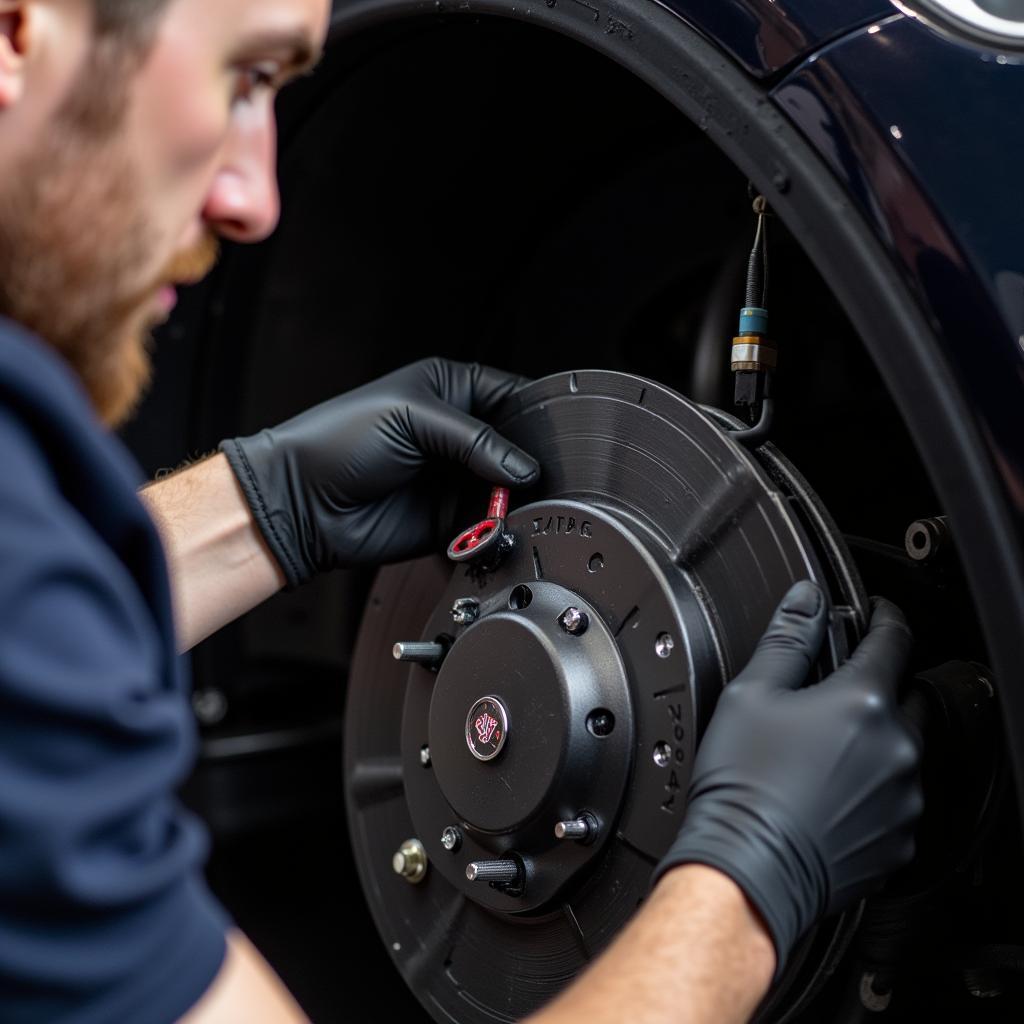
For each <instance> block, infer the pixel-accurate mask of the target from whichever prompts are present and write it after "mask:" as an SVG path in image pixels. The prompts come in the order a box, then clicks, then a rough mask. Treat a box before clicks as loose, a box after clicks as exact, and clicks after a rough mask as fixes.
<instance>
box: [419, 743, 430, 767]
mask: <svg viewBox="0 0 1024 1024" xmlns="http://www.w3.org/2000/svg"><path fill="white" fill-rule="evenodd" d="M420 764H421V765H423V767H424V768H429V767H430V747H426V746H424V747H420Z"/></svg>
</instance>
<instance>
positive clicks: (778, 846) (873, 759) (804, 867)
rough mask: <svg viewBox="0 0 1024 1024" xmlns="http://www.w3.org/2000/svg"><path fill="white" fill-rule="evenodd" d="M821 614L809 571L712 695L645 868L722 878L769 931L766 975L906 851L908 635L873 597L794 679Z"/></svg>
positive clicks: (817, 641)
mask: <svg viewBox="0 0 1024 1024" xmlns="http://www.w3.org/2000/svg"><path fill="white" fill-rule="evenodd" d="M826 614H827V613H826V607H825V601H824V599H823V596H822V593H821V590H820V589H819V588H818V587H817V586H815V585H814V584H813V583H810V582H806V581H805V582H802V583H798V584H796V585H795V586H794V587H793V588H792V589H791V590H790V591H789V593H788V594H787V595H786V597H785V598H784V599H783V601H782V604H781V605H780V606H779V609H778V610H777V611H776V613H775V616H774V618H773V619H772V621H771V623H770V624H769V626H768V629H767V631H766V632H765V634H764V636H763V637H762V639H761V641H760V642H759V644H758V646H757V649H756V650H755V651H754V654H753V657H752V658H751V659H750V662H749V664H748V665H747V666H746V668H744V669H743V671H742V672H741V673H740V674H739V675H738V676H737V677H736V679H734V680H733V682H731V683H730V684H729V685H728V686H726V688H725V689H724V690H723V692H722V695H721V697H720V698H719V701H718V706H717V708H716V709H715V712H714V715H713V716H712V718H711V723H710V725H709V726H708V730H707V733H706V734H705V736H704V739H703V741H702V743H701V745H700V747H699V749H698V752H697V759H696V762H695V763H694V768H693V779H692V782H691V784H690V792H689V805H688V807H687V810H686V817H685V819H684V821H683V825H682V828H681V830H680V833H679V836H678V838H677V839H676V841H675V843H674V845H673V846H672V849H671V850H669V852H668V854H667V855H666V856H665V858H664V860H663V861H662V862H661V864H659V865H658V868H657V871H656V873H655V877H660V876H661V875H662V874H663V873H664V872H665V871H667V870H668V869H669V868H671V867H674V866H676V865H678V864H683V863H686V862H698V863H702V864H707V865H710V866H711V867H714V868H717V869H718V870H720V871H722V872H723V873H725V874H726V875H728V876H729V877H730V878H732V879H733V881H734V882H736V883H737V885H739V887H740V888H741V889H742V890H743V891H744V892H745V893H746V895H747V898H748V899H749V900H750V901H751V903H752V904H753V905H754V906H755V907H756V909H757V910H758V911H759V912H760V914H761V917H762V919H763V920H764V923H765V925H766V926H767V928H768V931H769V933H770V934H771V937H772V939H773V941H774V944H775V950H776V953H777V957H778V967H777V971H776V977H777V976H778V975H779V974H780V973H781V971H782V968H783V966H784V963H785V960H786V957H787V955H788V954H789V952H790V950H791V949H792V947H793V945H794V944H795V942H796V941H797V939H798V938H799V937H800V936H801V935H802V934H803V932H804V931H806V930H807V929H808V928H809V927H810V926H811V925H812V924H813V923H814V922H815V921H816V920H817V919H818V918H819V917H821V916H823V915H824V914H827V913H831V912H838V911H839V910H841V909H842V908H843V907H845V906H847V905H848V904H849V903H851V902H852V901H854V900H856V899H857V898H859V897H861V896H864V895H865V894H866V893H868V892H869V891H870V890H871V889H872V888H873V887H875V885H876V883H877V882H878V881H879V880H880V879H881V877H882V876H883V875H885V874H886V873H888V872H891V871H892V870H894V869H895V868H898V867H900V866H901V865H903V864H905V863H907V862H908V861H909V860H910V858H911V857H912V855H913V850H914V837H913V830H914V825H915V822H916V820H917V818H918V816H919V815H920V813H921V808H922V797H921V792H920V786H919V782H918V777H917V768H918V759H919V749H918V740H917V739H916V738H915V736H914V735H913V733H911V731H910V730H909V728H908V726H907V725H906V724H905V723H904V722H903V720H902V717H901V714H900V711H899V708H898V706H897V703H896V688H897V685H898V683H899V680H900V678H901V676H902V673H903V670H904V667H905V664H906V661H907V657H908V655H909V653H910V647H911V642H912V641H911V636H910V631H909V629H908V627H907V625H906V622H905V620H904V618H903V616H902V614H901V613H900V611H899V609H897V608H896V607H895V606H894V605H892V604H890V603H889V602H888V601H883V600H876V602H875V607H874V614H873V615H872V617H871V623H870V626H869V628H868V633H867V635H866V636H865V637H864V639H863V640H862V641H861V643H860V645H859V646H858V647H857V649H856V651H855V652H854V653H853V655H852V657H851V658H850V659H849V660H848V661H847V662H846V663H845V664H844V665H842V666H841V667H840V668H839V669H837V670H836V671H835V672H833V673H832V675H830V676H829V677H828V678H827V679H825V680H823V681H822V682H821V683H818V684H816V685H812V686H807V687H804V685H803V684H804V683H805V682H806V680H807V677H808V673H809V671H810V669H811V666H812V665H813V664H814V660H815V658H816V657H817V654H818V649H819V648H820V646H821V642H822V639H823V637H824V634H825V623H826Z"/></svg>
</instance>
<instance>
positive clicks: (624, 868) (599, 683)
mask: <svg viewBox="0 0 1024 1024" xmlns="http://www.w3.org/2000/svg"><path fill="white" fill-rule="evenodd" d="M727 425H728V417H725V416H724V415H723V414H721V413H717V412H715V411H714V410H704V409H701V408H698V407H696V406H694V405H693V404H691V403H689V402H688V401H686V400H685V399H683V398H682V397H680V396H679V395H678V394H676V393H674V392H672V391H670V390H668V389H666V388H664V387H662V386H660V385H657V384H654V383H652V382H650V381H645V380H641V379H638V378H636V377H632V376H629V375H624V374H616V373H611V372H602V371H585V372H579V373H572V374H560V375H557V376H555V377H551V378H547V379H545V380H543V381H538V382H536V383H535V384H532V385H530V386H529V387H527V388H526V389H525V390H524V391H522V392H520V393H519V394H517V395H516V396H514V397H513V398H511V399H510V400H509V401H508V402H507V403H506V405H505V406H504V407H503V409H502V412H501V415H500V416H499V417H498V418H497V419H496V421H495V426H496V427H497V428H498V429H499V430H500V431H501V432H502V433H503V434H505V435H506V436H508V437H509V438H510V439H512V440H513V441H515V442H516V443H517V444H519V445H521V446H522V447H523V448H524V449H526V450H527V451H529V452H530V453H531V454H533V455H534V456H535V457H536V458H537V459H538V460H539V462H540V463H541V466H542V469H543V478H542V480H541V482H540V485H539V486H538V487H537V488H536V489H535V490H534V491H533V492H531V493H530V494H527V495H513V503H514V504H513V510H512V511H511V512H510V513H509V515H508V518H507V519H506V522H505V529H506V531H507V534H508V537H509V542H510V546H509V549H508V551H507V552H506V553H505V555H504V557H503V558H502V559H501V561H500V562H499V563H498V564H497V565H496V566H490V567H489V568H482V567H481V566H480V565H479V564H473V563H461V564H458V565H455V566H453V565H452V563H451V562H448V561H446V560H444V559H442V558H440V557H438V558H428V559H422V560H420V561H417V562H411V563H406V564H404V565H400V566H394V567H391V568H388V569H385V570H383V571H382V572H381V574H380V575H379V577H378V580H377V582H376V585H375V587H374V590H373V593H372V595H371V598H370V601H369V604H368V608H367V613H366V616H365V619H364V623H363V626H362V630H361V633H360V638H359V643H358V646H357V650H356V654H355V658H354V663H353V667H352V672H351V677H350V684H349V695H348V708H347V720H346V754H345V776H346V796H347V803H348V813H349V821H350V829H351V836H352V842H353V845H354V848H355V854H356V861H357V864H358V866H359V871H360V877H361V880H362V883H363V886H364V890H365V892H366V893H367V897H368V900H369V903H370V906H371V909H372V911H373V914H374V918H375V921H376V923H377V926H378V929H379V930H380V932H381V935H382V937H383V939H384V941H385V943H386V944H387V946H388V947H389V949H390V950H391V952H392V956H393V958H394V960H395V963H396V966H397V967H398V969H399V971H400V972H401V974H402V976H403V977H404V978H405V980H406V982H407V983H408V984H409V986H410V987H411V988H412V989H413V991H414V992H415V993H416V995H417V996H418V998H419V999H420V1001H421V1002H422V1003H423V1005H424V1006H425V1007H426V1008H427V1010H428V1011H429V1012H430V1013H431V1015H432V1016H433V1017H434V1018H435V1019H437V1020H445V1021H449V1020H454V1021H466V1022H476V1021H481V1022H482V1021H495V1020H498V1021H507V1020H515V1019H518V1018H520V1017H523V1016H525V1015H527V1014H528V1013H530V1012H532V1011H533V1010H535V1009H537V1008H538V1007H539V1006H540V1005H542V1004H543V1003H544V1002H545V1001H546V1000H547V999H549V998H550V997H552V996H553V995H554V994H556V993H557V992H558V991H560V990H561V989H562V988H563V987H564V986H565V985H566V984H567V983H568V982H569V981H570V980H571V979H572V977H574V976H575V975H576V974H577V973H578V972H579V971H580V970H581V969H582V968H583V967H585V966H586V964H587V962H588V961H589V960H590V959H592V958H593V957H594V956H595V955H597V954H598V953H599V952H600V951H601V949H603V948H604V947H605V946H606V945H607V944H608V942H609V941H611V939H612V938H613V937H614V935H615V934H616V932H617V931H618V930H619V929H620V928H621V927H622V925H623V924H624V923H625V921H626V920H627V918H628V917H629V916H630V915H631V914H632V913H633V912H634V911H635V909H636V907H637V906H638V904H639V903H640V902H642V900H643V898H644V896H645V894H646V891H647V888H648V885H649V881H650V875H651V871H652V868H653V867H654V865H655V864H656V863H657V860H658V859H659V858H660V857H661V855H662V854H663V853H664V852H665V851H666V849H667V848H668V846H669V844H670V843H671V841H672V839H673V838H674V836H675V834H676V832H677V831H678V829H679V826H680V823H681V821H682V815H683V811H684V808H685V796H686V791H687V787H688V784H689V777H690V766H691V764H692V762H693V757H694V753H695V750H696V744H697V740H698V738H699V736H700V734H701V731H702V730H703V728H704V726H705V725H706V723H707V719H708V717H709V716H710V714H711V711H712V710H713V707H714V703H715V700H716V698H717V695H718V693H719V692H720V690H721V688H722V686H723V685H724V684H725V682H726V681H727V680H728V679H729V678H731V677H732V676H733V675H735V674H736V672H737V671H739V669H740V668H742V666H743V664H744V663H745V661H746V660H747V658H748V657H749V655H750V653H751V651H752V650H753V647H754V645H755V643H756V641H757V639H758V637H759V636H760V634H761V632H762V631H763V629H764V627H765V625H766V624H767V622H768V620H769V618H770V616H771V614H772V612H773V611H774V609H775V607H776V605H777V603H778V601H779V600H780V599H781V597H782V595H783V594H784V593H785V591H786V590H787V589H788V587H789V586H790V585H791V584H792V583H793V582H795V581H796V580H799V579H807V578H810V579H815V580H817V581H819V582H820V583H821V584H822V585H823V586H824V587H825V588H826V590H827V591H828V592H829V593H830V595H831V599H832V609H831V617H830V629H829V639H828V643H827V644H826V650H825V652H824V653H823V656H822V659H821V664H820V666H819V669H818V670H819V672H826V671H828V670H829V669H830V668H831V667H832V666H834V665H835V664H836V663H837V662H839V661H841V660H842V659H843V658H844V657H845V655H846V652H847V650H848V647H849V645H850V644H851V643H852V642H853V641H854V640H855V638H856V636H857V635H858V633H859V630H860V628H861V626H862V624H863V621H864V613H865V601H864V598H863V594H862V591H861V587H860V584H859V581H858V579H857V576H856V573H855V571H854V569H853V568H852V565H851V563H850V561H849V557H848V555H847V554H846V552H845V548H844V547H843V545H842V542H841V540H840V539H839V538H838V534H837V532H836V530H835V527H834V526H833V524H832V523H831V520H830V519H829V517H828V516H827V514H826V513H825V512H824V510H823V509H822V508H821V506H820V504H819V503H818V502H817V500H816V498H815V497H814V495H813V494H812V493H811V492H810V490H809V488H808V487H807V485H806V483H805V482H804V481H803V480H802V478H801V477H800V476H799V474H798V473H796V471H795V470H794V469H793V468H792V467H791V466H789V465H788V464H787V463H786V462H785V460H784V459H782V457H781V456H780V455H779V454H778V453H777V452H775V451H774V450H773V449H772V448H771V446H765V447H763V448H761V449H760V450H759V451H758V452H757V454H756V456H755V455H752V454H751V453H749V452H747V451H745V450H744V449H742V448H740V447H739V446H738V445H736V444H735V443H734V442H733V441H731V440H730V439H729V438H728V436H727V434H726V432H724V431H723V429H722V428H723V426H727ZM517 501H518V507H516V502H517ZM467 607H469V608H470V609H471V613H470V614H469V615H466V614H465V609H466V608H467ZM453 609H458V610H461V611H462V612H463V614H461V615H453ZM418 640H424V641H438V642H440V643H441V644H442V645H443V646H444V648H445V650H446V651H447V654H446V657H445V658H444V660H443V662H442V663H441V664H440V666H439V667H438V666H434V667H425V666H422V665H413V666H411V667H410V666H409V665H405V664H400V663H398V662H396V661H395V660H394V659H393V658H392V655H391V651H392V646H393V645H394V644H395V642H397V641H418ZM559 822H585V823H586V825H587V826H588V827H587V831H586V834H585V836H583V837H582V838H578V839H573V838H571V837H567V838H561V839H560V838H557V837H556V834H555V825H556V824H557V823H559ZM442 837H444V841H442ZM410 840H416V841H417V843H418V844H419V845H418V846H416V847H415V850H414V852H415V855H416V857H422V859H423V861H424V863H425V865H426V870H425V873H424V872H421V871H420V872H415V873H414V872H412V871H410V870H406V873H405V874H404V875H402V874H400V873H398V870H397V868H398V866H401V859H400V863H399V864H398V865H395V864H393V857H394V855H395V853H396V852H397V851H399V850H400V849H402V848H403V845H405V846H406V849H407V850H408V842H409V841H410ZM414 845H415V844H414ZM509 863H512V864H514V865H515V866H516V869H517V873H516V876H515V879H514V880H513V881H507V880H499V881H498V882H494V883H488V882H487V881H486V880H485V879H484V878H482V877H477V878H476V879H475V880H472V881H471V880H470V878H469V877H467V868H469V867H470V865H481V864H504V865H506V867H507V865H508V864H509ZM469 874H473V869H471V870H470V872H469ZM484 874H486V872H484ZM848 933H849V920H844V919H838V920H836V921H832V922H829V923H828V924H827V925H826V926H823V927H822V928H821V929H819V930H818V932H817V933H816V934H814V935H812V936H810V937H809V938H808V939H807V940H805V941H804V943H803V944H802V945H801V947H800V949H799V950H798V952H797V954H796V955H794V957H793V958H792V962H791V965H790V967H789V969H788V971H787V975H786V977H785V978H784V979H783V980H782V983H781V984H780V985H779V986H778V987H777V989H776V995H775V997H774V998H773V999H772V1000H770V1001H769V1003H768V1004H767V1005H766V1008H765V1010H764V1011H762V1018H764V1019H773V1020H781V1019H783V1018H784V1017H785V1016H787V1015H788V1014H789V1013H791V1012H792V1011H793V1010H794V1009H795V1008H796V1007H797V1006H798V1005H800V1004H801V1003H803V1002H805V1001H806V999H807V997H808V996H809V995H810V994H811V992H812V991H813V988H814V986H815V985H816V983H817V980H818V979H819V978H820V977H822V976H823V974H824V970H825V968H826V967H827V965H828V963H829V962H830V961H831V960H832V959H834V958H835V957H836V956H837V955H838V954H839V953H840V952H841V950H842V948H843V943H844V941H845V938H846V936H847V935H848Z"/></svg>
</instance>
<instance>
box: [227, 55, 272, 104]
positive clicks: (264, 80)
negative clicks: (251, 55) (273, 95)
mask: <svg viewBox="0 0 1024 1024" xmlns="http://www.w3.org/2000/svg"><path fill="white" fill-rule="evenodd" d="M280 73H281V69H280V68H279V67H278V66H277V65H276V64H275V65H270V64H254V65H252V66H251V67H244V68H239V69H238V71H237V81H236V85H235V94H234V97H233V100H234V102H236V103H248V102H249V101H251V100H252V99H254V98H255V97H256V96H257V95H258V94H259V93H260V92H263V91H264V90H268V91H270V92H274V91H276V89H277V87H278V78H279V76H280Z"/></svg>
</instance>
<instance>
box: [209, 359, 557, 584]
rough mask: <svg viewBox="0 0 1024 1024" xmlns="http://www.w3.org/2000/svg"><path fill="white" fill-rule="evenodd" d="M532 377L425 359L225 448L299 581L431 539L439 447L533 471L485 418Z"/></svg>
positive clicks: (414, 549)
mask: <svg viewBox="0 0 1024 1024" xmlns="http://www.w3.org/2000/svg"><path fill="white" fill-rule="evenodd" d="M526 383H527V381H526V380H525V379H524V378H522V377H512V376H510V375H508V374H506V373H502V372H501V371H499V370H493V369H491V368H490V367H487V366H478V365H476V364H466V363H454V362H450V361H448V360H446V359H425V360H422V361H421V362H418V363H414V364H412V365H411V366H406V367H404V368H403V369H401V370H396V371H395V372H394V373H391V374H388V376H386V377H383V378H381V379H380V380H377V381H374V382H373V383H370V384H366V385H364V386H363V387H360V388H356V389H355V390H354V391H350V392H348V393H347V394H344V395H340V396H338V397H337V398H333V399H331V400H330V401H327V402H324V403H323V404H322V405H318V406H316V407H315V408H313V409H310V410H308V411H307V412H304V413H302V414H300V415H299V416H296V417H295V418H294V419H291V420H288V421H287V422H286V423H283V424H281V425H280V426H278V427H274V428H273V429H271V430H263V431H261V432H260V433H258V434H255V435H254V436H252V437H246V438H236V439H234V440H232V441H225V442H223V443H222V444H221V446H220V448H221V451H223V452H224V454H225V455H226V456H227V458H228V462H229V463H230V464H231V468H232V469H233V470H234V473H235V475H236V476H237V477H238V480H239V483H240V484H241V487H242V490H243V492H244V494H245V497H246V499H247V500H248V502H249V506H250V507H251V509H252V512H253V515H254V516H255V518H256V522H257V524H258V525H259V528H260V531H261V532H262V534H263V536H264V537H265V538H266V541H267V544H268V545H269V546H270V549H271V551H272V552H273V554H274V556H275V557H276V558H277V560H278V562H280V564H281V568H282V569H283V570H284V574H285V576H286V577H287V579H288V582H289V584H290V585H291V586H297V585H298V584H300V583H304V582H306V581H307V580H308V579H310V578H311V577H312V576H313V575H314V574H316V573H318V572H322V571H324V570H327V569H335V568H340V567H344V566H352V565H357V564H376V563H380V562H396V561H400V560H401V559H404V558H411V557H413V556H415V555H418V554H423V553H424V552H425V551H427V550H428V549H429V547H430V543H431V541H432V539H433V533H434V531H433V528H432V520H433V517H432V506H433V505H434V504H435V503H436V499H437V495H436V493H432V490H433V491H435V492H436V488H433V489H432V488H431V481H430V480H429V479H428V477H427V474H426V473H425V470H426V468H427V465H428V463H429V462H431V460H433V459H447V460H451V461H453V462H456V463H461V464H462V465H464V466H466V467H467V468H469V469H471V470H472V471H473V472H474V473H476V474H477V475H478V476H481V477H483V478H484V479H485V480H488V481H490V482H491V483H494V484H503V485H505V486H513V487H515V486H521V485H527V484H531V483H533V482H534V480H536V479H537V476H538V475H539V473H540V469H539V467H538V465H537V463H536V462H535V461H534V460H533V459H532V458H531V457H530V456H529V455H527V454H526V453H525V452H524V451H522V450H521V449H520V448H517V447H516V446H515V445H513V444H512V443H511V442H509V441H507V440H506V439H505V438H503V437H502V436H501V435H500V434H497V433H495V431H494V430H492V429H491V428H490V427H489V426H487V425H486V424H485V423H483V422H481V420H480V419H477V417H486V416H487V415H488V414H490V413H491V412H493V411H494V410H495V409H496V408H497V406H498V405H499V404H500V403H501V401H502V400H503V399H504V398H506V397H507V396H508V395H510V394H512V393H513V392H514V391H517V390H518V389H519V388H521V387H522V386H523V385H525V384H526Z"/></svg>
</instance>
